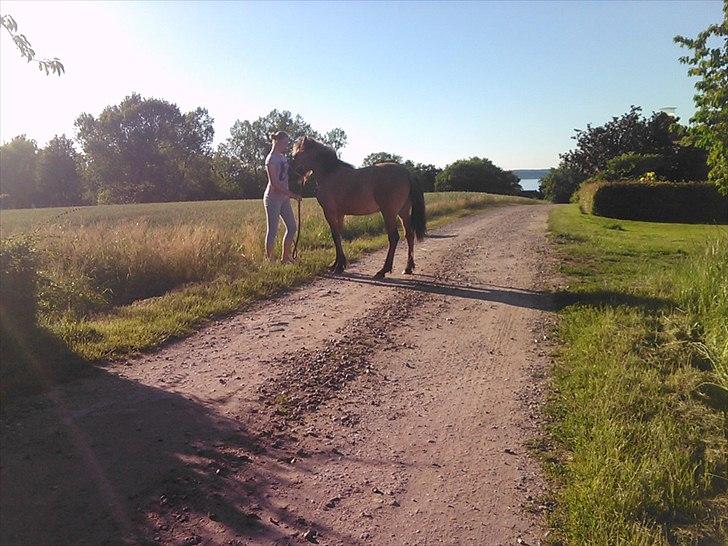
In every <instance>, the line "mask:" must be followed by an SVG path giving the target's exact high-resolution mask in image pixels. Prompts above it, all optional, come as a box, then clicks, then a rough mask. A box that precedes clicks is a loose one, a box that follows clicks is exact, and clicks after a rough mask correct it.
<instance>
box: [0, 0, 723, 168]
mask: <svg viewBox="0 0 728 546" xmlns="http://www.w3.org/2000/svg"><path fill="white" fill-rule="evenodd" d="M721 8H722V4H721V2H720V1H718V0H716V1H710V2H701V1H697V0H694V1H685V2H677V1H675V2H657V1H649V2H648V1H643V2H614V1H610V2H576V1H573V2H546V1H543V2H508V3H502V2H482V3H476V2H471V3H455V2H419V3H418V2H398V3H389V2H361V3H355V2H345V3H331V2H314V3H303V2H295V3H273V2H265V3H246V2H134V3H120V2H114V3H102V2H81V3H72V2H52V3H43V2H11V1H5V2H2V8H1V10H2V13H3V14H5V13H11V14H12V15H14V16H15V18H16V19H17V21H18V24H19V26H20V31H21V32H24V33H25V34H26V35H27V36H28V38H29V39H30V40H31V43H32V44H33V46H34V48H35V49H36V51H37V53H38V55H39V56H41V57H43V56H58V57H59V58H61V60H62V61H63V62H64V64H65V65H66V69H67V72H66V74H65V75H64V76H62V77H60V78H57V77H46V76H44V75H41V74H40V73H39V72H37V70H36V69H34V68H32V67H31V66H28V65H27V64H25V62H24V61H22V60H21V59H20V58H19V56H18V55H17V53H16V51H14V46H13V44H12V43H11V42H10V40H9V39H8V37H7V36H5V35H3V36H2V41H1V42H0V54H1V63H0V70H1V74H0V75H1V77H0V138H1V139H2V140H3V141H7V140H9V139H11V138H12V137H13V136H15V135H16V134H19V133H26V134H28V135H29V136H30V137H32V138H35V139H36V140H37V141H38V143H39V144H41V145H42V144H44V143H45V142H46V141H47V140H48V139H49V138H51V137H52V136H53V135H54V134H56V133H63V132H65V133H67V134H69V135H72V134H73V132H74V129H73V122H74V120H75V118H76V117H77V116H78V114H80V113H81V112H84V111H85V112H89V113H92V114H98V113H100V111H101V110H102V109H103V107H104V106H106V105H109V104H115V103H118V102H119V101H120V100H122V99H123V98H124V96H126V95H128V94H129V93H131V92H134V91H136V92H140V93H142V95H145V96H154V97H159V98H164V99H166V100H169V101H172V102H175V103H177V104H178V105H179V106H180V108H182V109H183V110H189V109H192V108H195V107H197V106H204V107H206V108H208V110H209V111H210V114H211V115H212V116H213V117H214V118H215V122H216V123H215V129H216V135H215V141H216V142H219V141H221V140H224V139H225V138H226V137H227V135H228V134H229V130H230V127H231V125H232V124H233V122H234V121H235V120H236V119H254V118H256V117H258V116H260V115H263V114H266V113H267V112H269V111H270V110H271V109H272V108H279V109H287V110H291V111H292V112H294V113H299V114H301V115H302V116H303V117H304V118H305V119H306V120H307V121H309V122H310V123H311V124H312V126H314V127H315V128H317V129H320V130H327V129H330V128H332V127H341V128H343V129H344V130H345V131H346V132H347V134H348V135H349V145H348V146H347V148H345V149H344V150H343V154H342V155H343V157H344V159H347V160H349V161H351V162H353V163H355V164H358V163H360V162H361V159H362V158H363V157H364V156H366V155H367V154H368V153H370V152H375V151H390V152H393V153H397V154H400V155H402V156H404V157H405V158H410V159H413V160H414V161H421V162H425V163H434V164H436V165H438V166H444V165H446V164H447V163H450V162H452V161H454V160H456V159H459V158H462V157H470V156H473V155H478V156H484V157H488V158H489V159H491V160H493V161H494V162H495V163H496V164H498V165H500V166H501V167H503V168H506V169H515V168H541V167H548V166H553V165H555V164H556V163H557V162H558V154H559V153H561V152H564V151H566V150H568V149H569V148H571V147H572V145H573V140H571V136H572V135H573V134H574V133H573V130H574V129H575V128H582V127H584V126H585V125H586V124H587V123H593V124H601V123H603V122H604V121H606V120H608V119H609V118H610V117H611V116H613V115H619V114H622V113H624V112H626V111H627V110H628V108H629V106H630V105H631V104H635V105H641V106H643V108H644V110H645V112H647V113H649V112H651V111H652V110H656V109H659V108H661V107H665V106H675V107H677V112H678V114H679V115H680V116H681V117H682V119H683V121H687V119H688V118H689V117H690V115H692V113H693V103H692V96H693V93H694V89H693V85H694V81H692V80H691V79H689V78H688V77H687V75H686V67H685V66H684V65H681V64H679V62H678V60H677V59H678V57H679V56H680V55H681V54H683V53H682V50H681V49H680V48H679V47H678V46H676V45H675V44H673V43H672V37H673V36H674V35H676V34H684V35H688V36H694V35H695V34H697V33H698V32H699V31H701V30H703V29H704V28H705V27H706V26H707V25H708V24H710V23H713V22H717V21H719V20H720V19H721V17H722V11H721Z"/></svg>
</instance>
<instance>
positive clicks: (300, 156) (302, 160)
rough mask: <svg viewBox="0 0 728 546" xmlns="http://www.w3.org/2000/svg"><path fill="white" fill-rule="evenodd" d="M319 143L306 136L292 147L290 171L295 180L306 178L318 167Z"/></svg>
mask: <svg viewBox="0 0 728 546" xmlns="http://www.w3.org/2000/svg"><path fill="white" fill-rule="evenodd" d="M319 146H320V145H319V143H318V142H316V141H315V140H314V139H312V138H309V137H307V136H305V137H303V138H302V139H301V140H299V141H298V142H296V143H295V144H294V145H293V151H292V154H291V158H292V161H291V170H292V171H293V173H294V174H295V175H296V177H297V178H299V179H300V178H306V177H308V175H309V174H310V173H311V171H313V170H315V169H316V167H317V166H318V157H319Z"/></svg>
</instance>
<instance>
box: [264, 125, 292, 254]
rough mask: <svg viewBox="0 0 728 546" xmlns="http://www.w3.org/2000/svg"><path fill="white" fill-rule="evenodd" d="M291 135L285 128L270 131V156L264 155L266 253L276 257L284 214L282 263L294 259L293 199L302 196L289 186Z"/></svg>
mask: <svg viewBox="0 0 728 546" xmlns="http://www.w3.org/2000/svg"><path fill="white" fill-rule="evenodd" d="M290 140H291V139H290V138H289V136H288V135H287V134H286V133H284V132H283V131H278V132H277V133H273V134H272V135H271V141H272V146H271V150H270V153H269V154H268V157H266V158H265V170H266V172H267V173H268V186H267V187H266V188H265V194H264V195H263V205H265V213H266V217H267V231H266V235H265V254H266V256H267V257H268V261H272V260H273V245H275V242H276V235H277V234H278V217H279V216H280V217H281V218H283V222H284V223H285V224H286V234H285V236H284V238H283V257H282V258H281V261H282V262H283V263H291V262H292V261H293V259H292V258H291V246H292V245H293V241H294V238H295V236H296V218H295V217H294V216H293V209H292V208H291V201H290V199H291V198H293V199H296V200H298V201H300V200H301V196H300V195H297V194H295V193H292V192H291V191H290V190H289V189H288V159H286V152H287V151H288V144H289V143H290Z"/></svg>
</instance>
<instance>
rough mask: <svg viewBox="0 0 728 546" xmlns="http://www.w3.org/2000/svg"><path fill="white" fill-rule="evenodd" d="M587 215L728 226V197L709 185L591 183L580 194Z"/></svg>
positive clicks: (693, 183)
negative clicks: (727, 224) (726, 224)
mask: <svg viewBox="0 0 728 546" xmlns="http://www.w3.org/2000/svg"><path fill="white" fill-rule="evenodd" d="M578 201H579V208H580V209H581V211H582V212H584V213H589V214H594V215H597V216H606V217H609V218H621V219H624V220H644V221H652V222H686V223H721V224H725V223H728V197H726V196H723V195H721V194H720V193H719V192H718V189H717V188H716V186H715V185H713V184H710V183H708V182H692V183H675V182H648V181H637V180H624V181H620V182H604V181H600V182H590V183H587V184H584V185H583V186H582V187H581V188H580V189H579V192H578Z"/></svg>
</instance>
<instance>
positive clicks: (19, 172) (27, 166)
mask: <svg viewBox="0 0 728 546" xmlns="http://www.w3.org/2000/svg"><path fill="white" fill-rule="evenodd" d="M37 156H38V145H37V144H36V142H35V140H31V139H29V138H27V137H26V136H25V135H19V136H16V137H15V138H14V139H13V140H11V141H10V142H8V143H6V144H3V145H2V146H0V194H1V195H2V206H3V208H26V207H32V206H34V204H35V202H34V200H35V169H36V162H37Z"/></svg>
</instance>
